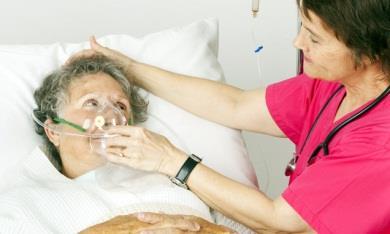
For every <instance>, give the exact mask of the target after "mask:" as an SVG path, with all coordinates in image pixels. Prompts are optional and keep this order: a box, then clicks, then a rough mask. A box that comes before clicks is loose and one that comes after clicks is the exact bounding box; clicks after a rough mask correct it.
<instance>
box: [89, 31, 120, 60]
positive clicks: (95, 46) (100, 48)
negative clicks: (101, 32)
mask: <svg viewBox="0 0 390 234" xmlns="http://www.w3.org/2000/svg"><path fill="white" fill-rule="evenodd" d="M89 44H90V46H91V49H92V50H94V51H96V52H99V53H102V54H104V55H106V56H115V55H116V54H115V52H114V51H113V50H111V49H109V48H107V47H104V46H102V45H101V44H99V42H97V40H96V38H95V36H91V37H90V38H89Z"/></svg>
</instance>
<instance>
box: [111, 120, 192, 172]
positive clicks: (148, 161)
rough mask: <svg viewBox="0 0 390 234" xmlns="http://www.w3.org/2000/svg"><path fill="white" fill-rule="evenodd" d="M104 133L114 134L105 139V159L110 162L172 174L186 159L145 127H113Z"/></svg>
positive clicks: (163, 139) (159, 136)
mask: <svg viewBox="0 0 390 234" xmlns="http://www.w3.org/2000/svg"><path fill="white" fill-rule="evenodd" d="M107 133H108V134H112V135H117V136H116V137H112V138H108V139H107V142H106V147H107V148H106V151H107V155H106V158H107V159H108V160H109V161H111V162H113V163H117V164H122V165H126V166H129V167H132V168H136V169H140V170H145V171H155V172H160V173H163V174H166V175H169V176H174V175H176V173H177V171H178V170H179V168H180V167H181V165H183V163H184V161H185V160H186V159H187V156H186V154H185V153H184V152H183V151H181V150H179V149H177V148H176V147H175V146H173V145H172V144H171V143H170V142H169V141H168V140H167V139H166V138H165V137H164V136H161V135H159V134H157V133H154V132H151V131H149V130H147V129H145V128H141V127H135V126H115V127H112V128H110V129H109V130H108V131H107Z"/></svg>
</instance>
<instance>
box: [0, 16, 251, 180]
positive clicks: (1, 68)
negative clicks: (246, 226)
mask: <svg viewBox="0 0 390 234" xmlns="http://www.w3.org/2000/svg"><path fill="white" fill-rule="evenodd" d="M98 41H99V42H100V43H102V44H103V45H105V46H108V47H110V48H113V49H117V50H119V51H121V52H123V53H125V54H127V55H129V56H131V57H133V58H135V59H137V60H139V61H141V62H144V63H148V64H153V65H156V66H159V67H161V68H164V69H167V70H171V71H174V72H178V73H182V74H188V75H192V76H198V77H205V78H207V79H211V80H217V81H223V72H222V69H221V67H220V65H219V63H218V60H217V52H218V22H217V20H216V19H207V20H202V21H199V22H195V23H192V24H190V25H188V26H186V27H180V28H179V27H178V28H173V29H169V30H165V31H162V32H158V33H153V34H150V35H147V36H145V37H143V38H134V37H131V36H128V35H111V36H105V37H102V38H99V39H98ZM85 48H89V44H88V42H83V43H80V44H68V43H65V44H63V43H56V44H51V45H18V46H16V45H9V46H7V45H5V46H4V45H3V46H0V77H1V78H0V79H1V86H0V106H1V107H2V111H1V116H0V129H1V133H0V176H1V174H2V173H3V172H4V170H5V169H6V168H9V167H11V166H12V165H14V164H16V163H17V162H18V161H19V160H23V157H24V156H26V155H27V154H28V153H29V152H30V151H31V150H32V149H33V148H34V147H35V146H36V145H37V144H39V143H40V137H39V136H38V135H36V134H35V132H34V129H33V128H34V125H33V122H32V120H31V117H30V115H31V112H32V110H33V108H34V107H35V106H36V105H35V103H34V99H33V96H32V95H33V91H34V90H35V89H36V88H37V87H38V86H39V85H40V83H41V81H42V80H43V78H44V77H45V76H46V75H47V74H49V73H50V72H52V71H53V70H54V69H56V68H58V67H59V66H61V65H62V64H63V63H64V62H65V61H66V60H67V59H68V58H69V56H71V55H72V54H73V53H76V52H77V51H80V50H81V49H85ZM149 100H150V106H149V112H150V113H151V114H152V115H153V116H156V117H157V119H156V118H153V116H152V118H149V119H148V121H147V122H146V123H145V124H144V125H145V126H146V127H147V128H150V129H152V130H155V131H158V132H160V133H162V134H165V135H167V137H168V138H169V139H170V140H171V141H172V142H173V143H175V144H177V145H181V147H182V148H183V146H184V147H185V148H186V149H187V150H188V151H190V152H192V153H194V154H197V155H199V156H201V157H203V158H204V159H203V160H204V163H205V164H206V165H208V166H210V167H212V168H214V169H216V170H217V171H219V172H220V173H222V174H224V175H226V176H229V177H231V178H233V179H235V180H238V181H240V182H242V183H245V184H247V185H252V186H257V179H256V175H255V172H254V169H253V167H252V165H251V163H250V161H249V158H248V154H247V150H246V147H245V144H244V142H243V139H242V136H241V134H240V132H239V131H237V130H233V129H229V128H226V127H223V126H220V125H217V124H215V123H211V122H209V121H206V120H203V119H200V118H198V117H196V116H194V115H192V114H190V113H188V112H186V111H183V110H182V109H180V108H177V107H176V106H174V105H172V104H170V103H167V102H165V101H164V100H162V99H160V98H157V97H155V96H153V95H149ZM157 120H158V121H157ZM160 122H162V123H163V125H164V126H165V127H163V128H161V126H163V125H161V123H160ZM166 127H167V128H166ZM166 129H171V131H166ZM172 132H173V133H174V134H172Z"/></svg>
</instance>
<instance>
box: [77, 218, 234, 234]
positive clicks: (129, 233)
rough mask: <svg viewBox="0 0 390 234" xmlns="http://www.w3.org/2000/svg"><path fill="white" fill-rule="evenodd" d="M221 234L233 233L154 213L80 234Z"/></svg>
mask: <svg viewBox="0 0 390 234" xmlns="http://www.w3.org/2000/svg"><path fill="white" fill-rule="evenodd" d="M92 233H97V234H99V233H101V234H103V233H104V234H111V233H118V234H122V233H123V234H124V233H126V234H143V233H145V234H167V233H171V234H182V233H187V234H188V233H192V234H195V233H199V234H209V233H215V234H222V233H234V232H233V231H232V230H229V229H228V228H225V227H222V226H220V225H216V224H213V223H210V222H208V221H206V220H204V219H201V218H198V217H195V216H188V215H167V214H156V213H139V214H133V215H121V216H117V217H115V218H113V219H111V220H108V221H106V222H104V223H100V224H97V225H94V226H92V227H90V228H87V229H85V230H83V231H81V232H80V234H92Z"/></svg>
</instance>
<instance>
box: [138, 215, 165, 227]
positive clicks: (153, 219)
mask: <svg viewBox="0 0 390 234" xmlns="http://www.w3.org/2000/svg"><path fill="white" fill-rule="evenodd" d="M135 215H136V217H137V218H138V220H139V221H142V222H145V223H151V224H155V223H158V222H161V221H162V220H163V218H162V216H161V214H155V213H150V212H141V213H137V214H135Z"/></svg>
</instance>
